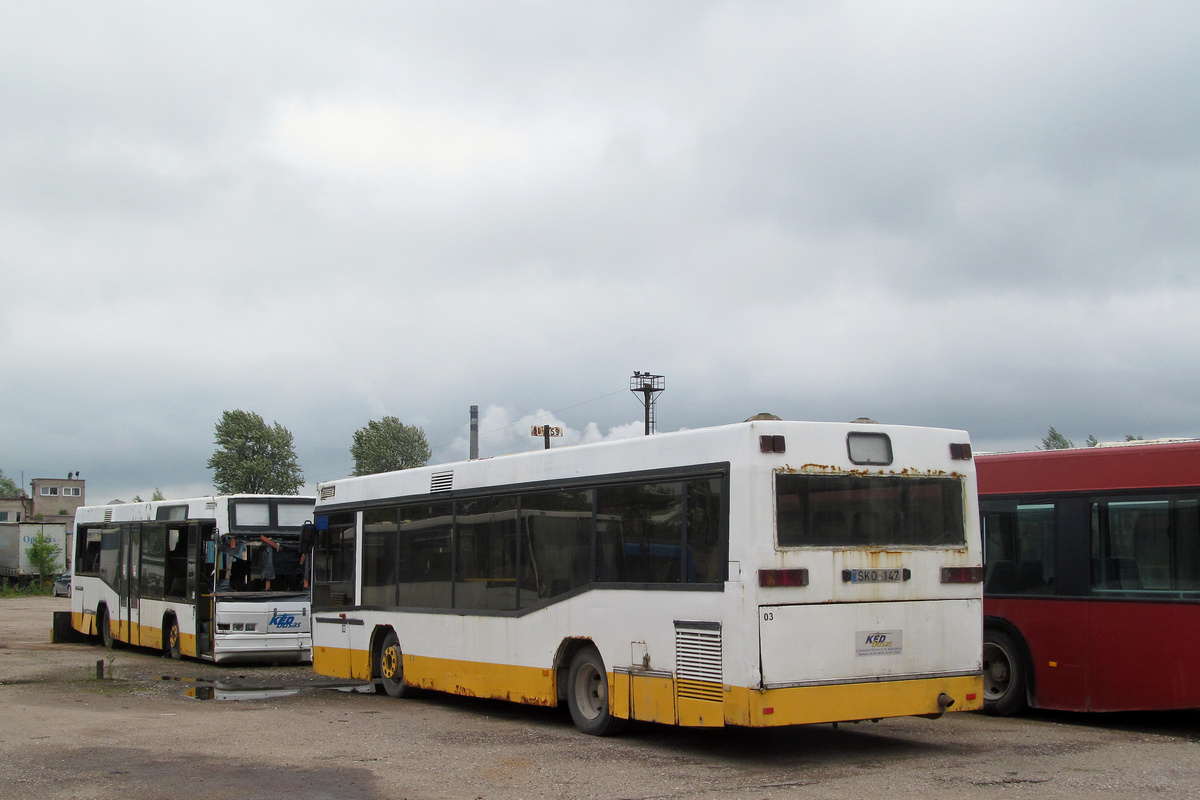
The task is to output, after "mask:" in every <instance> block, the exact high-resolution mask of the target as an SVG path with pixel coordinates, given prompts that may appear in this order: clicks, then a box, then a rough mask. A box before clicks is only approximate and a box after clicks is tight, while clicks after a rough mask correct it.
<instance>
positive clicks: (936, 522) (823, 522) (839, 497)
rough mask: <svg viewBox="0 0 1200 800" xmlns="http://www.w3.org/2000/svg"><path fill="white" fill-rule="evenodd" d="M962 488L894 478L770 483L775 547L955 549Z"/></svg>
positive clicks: (946, 481) (960, 533)
mask: <svg viewBox="0 0 1200 800" xmlns="http://www.w3.org/2000/svg"><path fill="white" fill-rule="evenodd" d="M962 493H963V490H962V482H961V481H959V480H958V479H956V478H926V477H903V476H897V475H875V476H861V475H806V474H798V473H783V472H781V473H778V474H776V477H775V502H776V519H777V531H778V536H779V546H780V547H961V546H963V545H964V544H966V531H965V526H964V520H963V496H962Z"/></svg>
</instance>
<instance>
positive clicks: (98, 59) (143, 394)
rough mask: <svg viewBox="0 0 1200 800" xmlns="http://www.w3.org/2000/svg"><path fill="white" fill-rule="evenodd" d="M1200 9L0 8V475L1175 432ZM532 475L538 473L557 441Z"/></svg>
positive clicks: (1190, 340) (1188, 387)
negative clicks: (655, 384) (251, 419)
mask: <svg viewBox="0 0 1200 800" xmlns="http://www.w3.org/2000/svg"><path fill="white" fill-rule="evenodd" d="M1198 267H1200V5H1198V4H1197V3H1196V2H1194V0H1187V1H1186V2H1154V3H1134V2H1119V3H1113V2H1099V1H1098V0H1081V1H1080V2H1069V1H1067V2H1055V3H1044V2H1005V3H963V2H957V1H954V2H950V1H947V2H906V3H892V2H876V3H857V2H849V3H841V2H802V1H800V0H797V1H796V2H778V3H776V2H758V3H755V2H729V3H724V2H699V1H698V0H688V2H657V3H646V2H643V1H641V0H638V1H637V2H630V3H619V2H609V1H608V0H606V2H603V3H587V4H585V3H569V2H568V3H564V2H545V3H541V2H511V3H487V2H470V3H446V2H421V3H404V2H391V1H389V2H379V3H368V2H350V3H314V2H304V1H303V0H300V1H297V0H289V1H288V2H275V3H248V2H229V3H221V2H212V3H201V4H197V3H188V4H183V3H160V2H146V3H121V2H112V3H91V2H59V3H56V2H37V3H22V2H15V0H14V1H13V2H8V1H5V2H2V3H0V278H2V282H0V292H2V295H0V296H2V297H3V304H2V311H0V347H2V348H3V353H4V359H3V370H2V373H0V469H2V470H3V471H4V474H6V475H8V476H9V477H12V478H14V480H17V481H21V480H22V479H23V480H24V482H25V485H26V486H28V482H29V480H30V479H32V478H35V477H56V476H60V475H61V476H65V475H66V474H67V472H68V471H75V470H78V471H79V472H80V474H81V477H83V478H86V479H87V481H88V484H87V498H88V501H89V502H94V503H99V502H106V501H108V500H109V499H112V498H121V499H126V500H128V499H130V498H132V496H133V495H135V494H140V495H141V496H142V497H143V498H148V497H149V496H150V494H151V493H152V492H153V491H154V489H155V488H156V487H157V488H160V489H161V490H162V491H163V492H164V494H165V495H166V496H167V497H181V496H187V495H194V494H203V493H208V492H211V490H212V489H211V482H212V472H211V471H210V470H209V469H208V468H207V466H206V463H207V461H208V458H209V456H211V455H212V452H213V449H214V444H213V434H214V426H215V424H216V422H217V420H218V419H219V418H220V416H221V412H222V411H224V410H229V409H242V410H246V411H253V412H256V413H258V414H260V415H262V416H263V417H264V419H266V420H267V422H268V423H270V422H279V423H280V424H282V425H284V426H285V427H287V428H288V429H289V430H290V431H291V432H292V434H293V435H294V438H295V445H296V450H297V453H298V456H299V460H300V465H301V468H302V469H303V471H304V474H305V476H306V478H307V479H308V480H309V485H310V488H312V487H313V486H315V483H316V482H317V481H320V480H328V479H331V478H336V477H341V476H344V475H347V474H349V472H350V471H351V470H352V468H353V460H352V459H351V457H350V454H349V447H350V443H351V437H352V435H353V433H354V431H355V430H356V429H358V428H361V427H363V426H364V425H366V423H367V422H368V421H369V420H372V419H379V418H381V417H383V416H385V415H394V416H396V417H399V418H400V419H401V420H402V421H404V422H406V423H410V424H415V425H420V426H421V427H423V428H424V430H425V432H426V436H427V438H428V440H429V443H430V445H431V446H432V448H433V460H434V461H435V462H444V461H452V460H457V459H460V458H464V457H465V456H466V454H467V434H468V423H469V408H470V406H471V405H472V404H475V405H478V406H479V407H480V413H481V416H482V420H481V425H480V428H481V431H482V436H481V440H480V451H481V454H482V455H485V456H489V455H499V454H502V453H508V452H514V451H516V450H521V449H529V448H534V447H540V446H541V440H539V439H534V438H533V437H531V436H530V435H529V427H530V424H531V423H544V422H549V423H551V424H561V425H563V426H565V427H566V428H567V436H566V437H565V438H564V440H562V441H561V443H562V444H570V443H577V442H580V441H585V440H595V439H601V438H606V437H613V436H627V435H637V434H640V433H641V428H642V422H641V419H642V413H643V412H642V406H641V404H640V402H639V400H638V397H637V396H635V395H633V394H631V393H630V392H629V388H628V387H629V379H630V376H631V375H632V374H633V372H634V371H635V370H642V371H649V372H653V373H656V374H661V375H664V376H665V377H666V386H667V389H666V391H665V392H664V393H663V394H662V395H661V396H660V397H659V400H658V408H657V411H658V428H659V430H660V431H670V430H678V429H680V428H695V427H701V426H708V425H715V424H722V423H727V422H736V421H741V420H743V419H745V418H746V417H748V416H750V415H752V414H755V413H758V412H764V411H768V412H772V413H775V414H778V415H780V416H782V417H784V418H787V419H815V420H842V421H848V420H851V419H854V418H856V417H859V416H869V417H872V418H874V419H877V420H879V421H881V422H889V423H901V424H913V425H936V426H945V427H954V428H964V429H966V430H967V431H969V432H970V434H971V437H972V440H973V442H974V444H975V447H976V449H977V450H988V449H992V450H997V449H1014V448H1032V447H1033V446H1035V445H1037V444H1039V442H1040V440H1041V438H1042V437H1043V436H1045V435H1046V432H1047V429H1048V427H1049V426H1051V425H1053V426H1055V427H1056V428H1057V429H1058V430H1059V431H1060V432H1061V433H1063V434H1064V435H1066V436H1067V437H1068V438H1071V439H1073V440H1074V441H1075V443H1076V444H1080V445H1081V444H1083V443H1084V440H1086V439H1087V437H1088V436H1089V435H1094V436H1096V437H1097V438H1099V439H1101V440H1115V439H1121V438H1123V437H1124V435H1125V434H1127V433H1128V434H1135V435H1140V436H1144V437H1146V438H1155V437H1164V436H1200V369H1198V367H1200V311H1198V309H1200V269H1198ZM558 444H560V442H556V445H558Z"/></svg>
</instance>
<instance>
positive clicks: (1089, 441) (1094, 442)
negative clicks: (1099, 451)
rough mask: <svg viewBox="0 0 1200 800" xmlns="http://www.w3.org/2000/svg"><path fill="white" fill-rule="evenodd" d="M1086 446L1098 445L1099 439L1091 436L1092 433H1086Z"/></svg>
mask: <svg viewBox="0 0 1200 800" xmlns="http://www.w3.org/2000/svg"><path fill="white" fill-rule="evenodd" d="M1087 446H1088V447H1099V446H1100V440H1099V439H1097V438H1096V437H1095V436H1092V435H1091V434H1090V433H1089V434H1088V438H1087Z"/></svg>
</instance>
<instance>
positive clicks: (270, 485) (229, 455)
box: [208, 410, 304, 494]
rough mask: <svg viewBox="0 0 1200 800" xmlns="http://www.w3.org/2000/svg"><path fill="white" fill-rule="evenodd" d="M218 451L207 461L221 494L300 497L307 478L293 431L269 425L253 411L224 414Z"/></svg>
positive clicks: (217, 428) (218, 423) (227, 412)
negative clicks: (303, 471)
mask: <svg viewBox="0 0 1200 800" xmlns="http://www.w3.org/2000/svg"><path fill="white" fill-rule="evenodd" d="M215 443H216V445H217V449H216V451H215V452H214V453H213V454H212V458H210V459H208V468H209V469H211V470H212V471H213V486H215V487H216V490H217V493H218V494H239V493H246V494H299V493H300V487H301V486H303V485H304V475H303V474H302V473H301V472H300V464H299V462H298V461H297V459H296V448H295V447H294V446H293V444H292V432H291V431H289V430H288V429H287V428H285V427H283V426H282V425H280V424H279V423H278V422H276V423H274V425H267V423H266V422H264V421H263V418H262V417H260V416H259V415H258V414H255V413H254V412H252V411H241V410H234V411H225V412H223V413H222V414H221V419H220V421H219V422H217V426H216V439H215Z"/></svg>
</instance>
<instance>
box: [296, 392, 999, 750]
mask: <svg viewBox="0 0 1200 800" xmlns="http://www.w3.org/2000/svg"><path fill="white" fill-rule="evenodd" d="M767 416H769V415H767ZM315 514H316V527H317V547H316V552H315V563H314V582H313V666H314V668H315V670H316V671H317V672H318V673H320V674H323V675H328V676H333V677H342V678H355V679H361V680H371V681H375V682H376V683H377V688H378V689H379V690H381V691H386V692H387V693H388V694H390V695H392V696H396V697H398V696H401V695H403V694H405V693H406V692H407V691H409V690H410V688H421V689H432V690H438V691H443V692H450V693H454V694H461V695H468V696H472V697H487V698H499V699H505V700H511V701H516V702H522V703H530V704H535V705H543V706H558V705H566V706H567V707H568V708H569V710H570V713H571V715H572V718H573V719H574V722H575V724H576V725H577V726H578V727H579V728H580V729H581V730H583V731H584V732H586V733H591V734H597V735H603V734H607V733H613V732H616V731H617V730H618V729H619V728H621V727H622V726H623V725H624V724H625V723H626V722H628V721H629V720H645V721H650V722H659V723H666V724H678V725H687V726H723V725H741V726H752V727H761V726H779V725H795V724H802V723H816V722H838V721H847V720H864V719H878V718H881V717H893V716H903V715H930V716H937V715H940V714H941V713H943V712H945V711H947V710H954V711H962V710H970V709H977V708H980V707H982V703H983V694H982V678H981V669H982V664H981V658H980V646H981V639H982V580H983V567H982V552H981V548H980V541H979V528H978V522H979V520H978V509H977V506H976V502H975V470H974V464H973V462H972V460H971V449H970V445H969V443H968V440H967V436H966V434H965V433H963V432H962V431H950V430H940V429H933V428H916V427H902V426H891V425H878V424H873V423H871V422H870V421H869V420H868V421H860V422H859V423H856V424H832V423H807V422H784V421H780V420H778V418H774V417H771V418H769V419H759V418H756V419H755V420H752V421H747V422H745V423H741V424H735V425H727V426H722V427H716V428H708V429H702V430H690V431H683V432H678V433H668V434H659V435H655V436H647V437H639V438H636V439H626V440H621V441H611V442H604V443H599V444H590V445H580V446H575V447H562V448H556V449H550V450H539V451H535V452H527V453H520V454H516V455H508V456H501V457H496V458H490V459H484V460H474V461H466V462H461V463H455V464H444V465H438V466H432V467H422V468H417V469H409V470H404V471H399V472H391V473H384V474H378V475H367V476H362V477H353V478H346V479H343V480H336V481H330V482H326V483H322V484H320V485H319V486H318V499H317V506H316V512H315Z"/></svg>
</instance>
